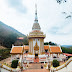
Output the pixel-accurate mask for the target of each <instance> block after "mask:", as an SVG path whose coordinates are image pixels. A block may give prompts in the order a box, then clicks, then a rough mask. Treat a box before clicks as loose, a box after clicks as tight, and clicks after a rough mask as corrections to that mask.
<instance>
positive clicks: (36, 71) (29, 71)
mask: <svg viewBox="0 0 72 72" xmlns="http://www.w3.org/2000/svg"><path fill="white" fill-rule="evenodd" d="M22 72H49V70H46V69H31V70H24V71H22Z"/></svg>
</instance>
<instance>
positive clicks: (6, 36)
mask: <svg viewBox="0 0 72 72" xmlns="http://www.w3.org/2000/svg"><path fill="white" fill-rule="evenodd" d="M18 37H24V40H22V41H23V42H25V43H26V44H27V43H28V41H27V37H26V36H25V35H24V34H22V33H20V32H19V31H17V30H16V29H14V28H12V27H10V26H8V25H6V24H4V23H3V22H1V21H0V45H2V46H5V47H8V48H10V47H11V46H12V44H14V43H15V42H16V41H17V38H18Z"/></svg>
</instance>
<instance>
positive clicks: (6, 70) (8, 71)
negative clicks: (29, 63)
mask: <svg viewBox="0 0 72 72" xmlns="http://www.w3.org/2000/svg"><path fill="white" fill-rule="evenodd" d="M11 71H12V72H21V69H20V68H19V69H17V68H16V69H14V68H11V67H9V66H7V65H4V64H3V65H2V66H1V72H11Z"/></svg>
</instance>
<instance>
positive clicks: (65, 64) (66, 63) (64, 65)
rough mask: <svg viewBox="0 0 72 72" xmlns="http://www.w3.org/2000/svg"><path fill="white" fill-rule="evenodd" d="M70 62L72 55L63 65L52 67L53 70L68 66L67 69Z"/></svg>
mask: <svg viewBox="0 0 72 72" xmlns="http://www.w3.org/2000/svg"><path fill="white" fill-rule="evenodd" d="M70 62H72V57H71V58H70V59H69V60H68V61H66V62H65V63H64V64H63V65H61V66H58V67H56V68H53V67H52V68H51V72H53V71H58V70H59V71H60V70H61V69H63V68H65V67H66V69H67V68H68V67H67V65H68V64H69V63H70Z"/></svg>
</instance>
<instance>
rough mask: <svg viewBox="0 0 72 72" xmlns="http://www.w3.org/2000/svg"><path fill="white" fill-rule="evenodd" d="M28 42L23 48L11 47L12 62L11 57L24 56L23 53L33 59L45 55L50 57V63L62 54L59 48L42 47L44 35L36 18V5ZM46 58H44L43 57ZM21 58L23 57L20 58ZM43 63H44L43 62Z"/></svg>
mask: <svg viewBox="0 0 72 72" xmlns="http://www.w3.org/2000/svg"><path fill="white" fill-rule="evenodd" d="M27 37H28V40H29V45H23V46H12V50H11V52H10V53H11V61H12V60H13V58H12V56H14V55H17V54H19V55H20V56H22V55H24V53H27V52H28V56H29V57H32V56H33V58H39V57H42V56H43V55H44V56H45V54H46V53H47V54H48V56H49V57H51V61H52V60H53V58H54V57H55V58H59V59H58V60H61V59H60V54H61V53H62V50H61V47H60V46H58V45H57V46H51V45H44V39H45V37H46V35H45V34H44V33H43V32H42V31H41V27H40V25H39V23H38V16H37V4H35V19H34V23H33V27H32V31H31V32H30V33H29V34H28V35H27ZM45 57H46V56H45ZM22 58H23V57H22ZM43 62H44V61H43Z"/></svg>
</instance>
